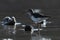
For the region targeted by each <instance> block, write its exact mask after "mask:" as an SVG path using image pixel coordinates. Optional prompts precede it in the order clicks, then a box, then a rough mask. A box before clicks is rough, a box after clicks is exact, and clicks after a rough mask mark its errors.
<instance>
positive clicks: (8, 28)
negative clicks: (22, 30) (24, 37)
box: [3, 25, 16, 34]
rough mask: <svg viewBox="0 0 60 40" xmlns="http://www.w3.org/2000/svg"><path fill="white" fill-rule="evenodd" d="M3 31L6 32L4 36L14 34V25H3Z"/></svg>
mask: <svg viewBox="0 0 60 40" xmlns="http://www.w3.org/2000/svg"><path fill="white" fill-rule="evenodd" d="M3 30H4V31H6V34H16V25H13V26H10V25H3Z"/></svg>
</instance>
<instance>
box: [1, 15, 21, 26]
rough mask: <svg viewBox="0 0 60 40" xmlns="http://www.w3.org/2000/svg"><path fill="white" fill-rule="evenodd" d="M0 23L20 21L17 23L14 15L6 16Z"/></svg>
mask: <svg viewBox="0 0 60 40" xmlns="http://www.w3.org/2000/svg"><path fill="white" fill-rule="evenodd" d="M1 23H2V25H18V24H21V23H17V21H16V18H15V17H14V16H6V17H4V18H3V20H2V22H1Z"/></svg>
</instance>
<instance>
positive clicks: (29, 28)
mask: <svg viewBox="0 0 60 40" xmlns="http://www.w3.org/2000/svg"><path fill="white" fill-rule="evenodd" d="M22 27H24V29H19V30H22V31H26V32H31V34H33V33H34V32H35V31H39V30H40V31H41V30H43V29H37V28H34V27H33V26H32V25H22Z"/></svg>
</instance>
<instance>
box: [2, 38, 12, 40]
mask: <svg viewBox="0 0 60 40" xmlns="http://www.w3.org/2000/svg"><path fill="white" fill-rule="evenodd" d="M2 40H13V39H11V38H4V39H2Z"/></svg>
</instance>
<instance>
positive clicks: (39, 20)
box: [27, 9, 50, 27]
mask: <svg viewBox="0 0 60 40" xmlns="http://www.w3.org/2000/svg"><path fill="white" fill-rule="evenodd" d="M35 11H36V10H35ZM27 14H28V16H29V18H30V19H31V20H32V21H33V23H35V24H37V26H38V24H43V25H44V27H46V23H47V21H46V20H47V19H49V18H50V16H45V15H41V14H39V13H38V12H34V10H33V9H28V10H27Z"/></svg>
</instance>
